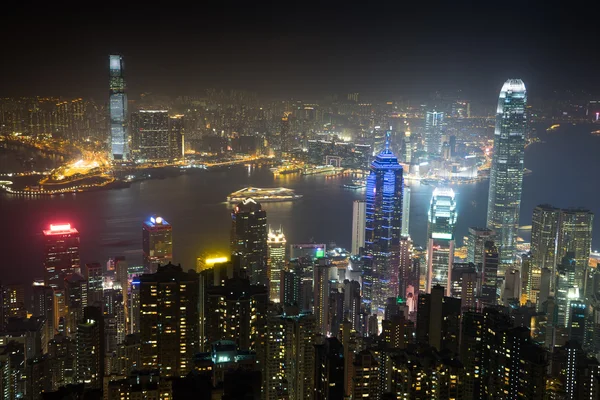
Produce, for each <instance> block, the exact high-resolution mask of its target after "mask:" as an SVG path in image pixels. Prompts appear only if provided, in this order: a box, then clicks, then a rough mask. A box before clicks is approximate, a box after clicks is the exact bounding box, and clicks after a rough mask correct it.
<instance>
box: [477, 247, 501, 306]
mask: <svg viewBox="0 0 600 400" xmlns="http://www.w3.org/2000/svg"><path fill="white" fill-rule="evenodd" d="M499 263H500V260H499V253H498V248H497V247H496V245H495V243H494V242H492V241H487V242H485V246H484V251H483V263H482V264H481V296H480V297H481V301H482V302H484V303H485V304H496V303H497V299H498V295H497V293H498V267H499Z"/></svg>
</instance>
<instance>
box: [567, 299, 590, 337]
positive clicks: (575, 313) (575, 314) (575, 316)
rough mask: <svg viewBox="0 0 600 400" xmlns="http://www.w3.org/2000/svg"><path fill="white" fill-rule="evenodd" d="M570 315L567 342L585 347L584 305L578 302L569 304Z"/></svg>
mask: <svg viewBox="0 0 600 400" xmlns="http://www.w3.org/2000/svg"><path fill="white" fill-rule="evenodd" d="M570 307H571V309H570V310H569V312H570V313H571V317H570V321H571V326H570V327H569V341H572V342H578V343H580V344H581V345H582V346H585V344H586V343H585V338H586V334H585V333H586V329H585V324H586V312H585V311H586V310H585V303H584V302H583V301H580V300H574V301H572V302H571V304H570Z"/></svg>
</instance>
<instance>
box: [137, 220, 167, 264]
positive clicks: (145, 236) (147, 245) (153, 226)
mask: <svg viewBox="0 0 600 400" xmlns="http://www.w3.org/2000/svg"><path fill="white" fill-rule="evenodd" d="M142 250H143V252H144V268H145V269H146V271H147V272H155V271H156V268H157V267H158V265H163V264H167V263H169V262H171V260H172V259H173V228H172V227H171V224H169V223H168V222H167V221H166V220H165V219H164V218H162V217H159V216H152V217H150V219H148V220H147V221H145V222H144V224H143V225H142Z"/></svg>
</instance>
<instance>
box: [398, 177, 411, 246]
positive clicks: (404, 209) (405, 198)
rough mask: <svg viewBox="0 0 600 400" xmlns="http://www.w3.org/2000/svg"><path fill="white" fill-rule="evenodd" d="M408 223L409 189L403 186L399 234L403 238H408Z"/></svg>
mask: <svg viewBox="0 0 600 400" xmlns="http://www.w3.org/2000/svg"><path fill="white" fill-rule="evenodd" d="M409 221H410V188H409V187H408V186H404V194H403V198H402V229H401V232H400V234H401V235H402V236H403V237H408V236H410V232H409V230H408V228H409V226H408V223H409Z"/></svg>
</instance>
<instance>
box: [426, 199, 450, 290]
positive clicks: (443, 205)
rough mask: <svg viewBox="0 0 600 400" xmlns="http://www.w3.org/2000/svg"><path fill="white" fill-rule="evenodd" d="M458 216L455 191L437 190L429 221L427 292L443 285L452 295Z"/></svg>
mask: <svg viewBox="0 0 600 400" xmlns="http://www.w3.org/2000/svg"><path fill="white" fill-rule="evenodd" d="M456 217H457V212H456V201H455V199H454V190H452V189H451V188H435V189H434V190H433V195H432V197H431V204H430V206H429V211H428V218H427V220H428V224H427V232H428V243H427V293H429V292H430V291H431V288H432V287H434V286H435V285H441V286H444V287H445V288H446V293H447V294H449V293H450V288H451V282H450V279H451V277H450V272H451V271H452V264H453V263H454V225H455V224H456Z"/></svg>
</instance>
